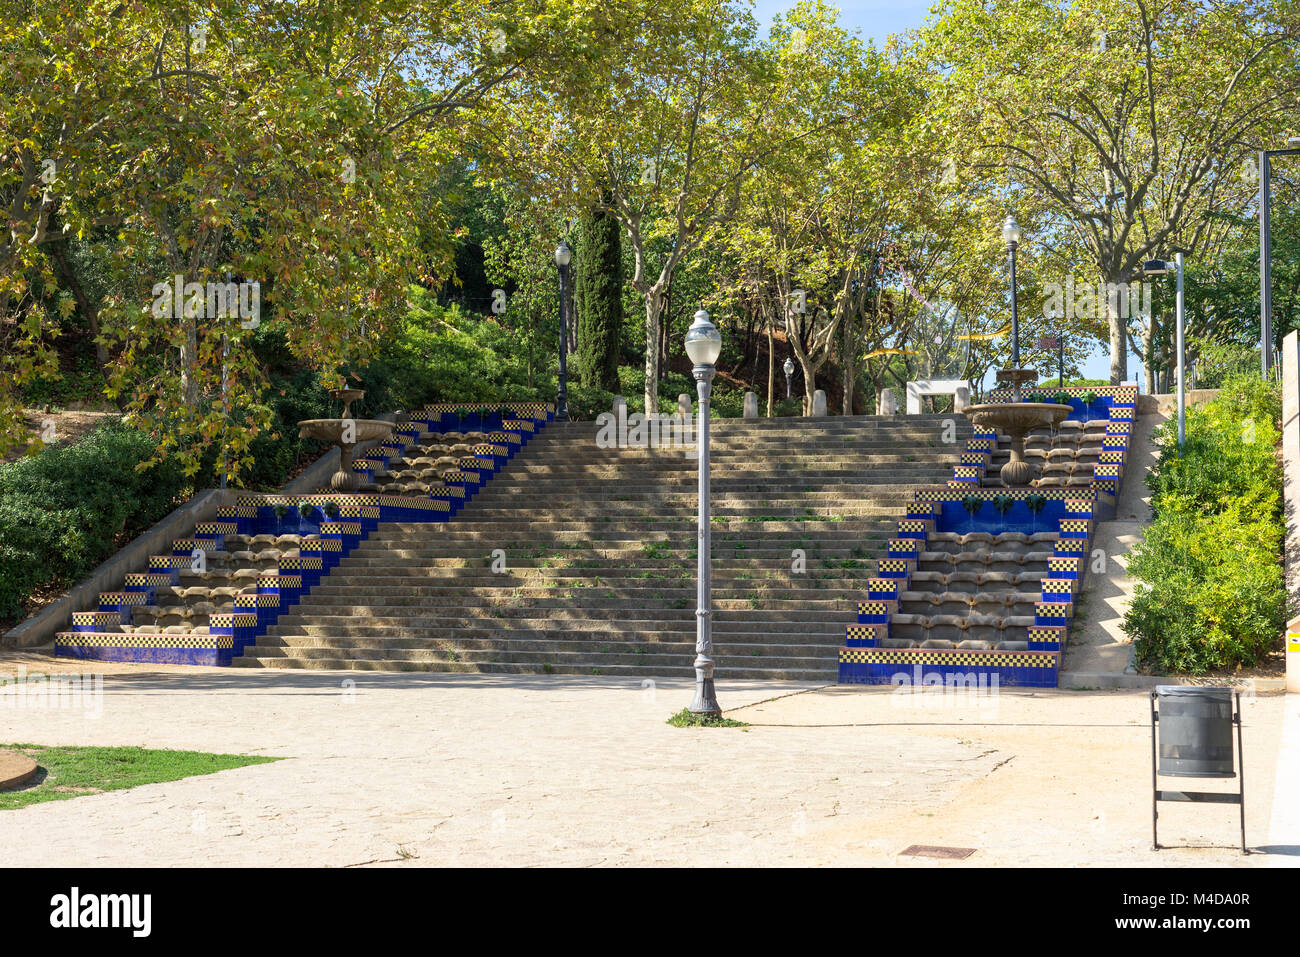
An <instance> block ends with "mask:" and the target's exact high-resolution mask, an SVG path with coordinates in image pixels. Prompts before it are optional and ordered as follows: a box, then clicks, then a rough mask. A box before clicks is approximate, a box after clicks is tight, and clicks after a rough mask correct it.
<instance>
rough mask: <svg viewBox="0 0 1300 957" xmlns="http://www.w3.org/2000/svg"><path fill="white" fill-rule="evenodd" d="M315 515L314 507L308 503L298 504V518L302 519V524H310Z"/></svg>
mask: <svg viewBox="0 0 1300 957" xmlns="http://www.w3.org/2000/svg"><path fill="white" fill-rule="evenodd" d="M315 513H316V506H315V505H312V504H311V503H309V502H299V503H298V517H299V518H300V519H302V524H307V523H310V522H311V520H312V516H313V515H314V514H315Z"/></svg>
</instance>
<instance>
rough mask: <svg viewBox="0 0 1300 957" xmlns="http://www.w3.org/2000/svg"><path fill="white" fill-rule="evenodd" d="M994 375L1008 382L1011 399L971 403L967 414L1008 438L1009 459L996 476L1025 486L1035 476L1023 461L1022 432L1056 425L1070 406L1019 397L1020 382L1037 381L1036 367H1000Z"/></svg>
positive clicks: (976, 422)
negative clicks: (1009, 440)
mask: <svg viewBox="0 0 1300 957" xmlns="http://www.w3.org/2000/svg"><path fill="white" fill-rule="evenodd" d="M997 377H998V382H999V383H1003V384H1008V385H1010V386H1011V401H1010V402H989V403H984V404H982V405H970V406H967V407H966V415H968V416H969V417H970V420H971V422H973V423H974V424H975V425H982V426H990V427H992V428H994V429H997V431H998V432H999V433H1000V434H1004V435H1006V436H1008V437H1009V438H1010V439H1011V461H1009V462H1007V463H1006V464H1005V465H1003V466H1002V471H1001V472H1000V473H999V477H1000V478H1001V479H1002V484H1003V485H1005V486H1007V487H1008V488H1011V487H1013V486H1025V485H1028V484H1029V483H1030V482H1031V481H1032V480H1033V478H1034V467H1033V466H1032V465H1030V464H1029V463H1028V462H1026V461H1025V436H1026V435H1028V434H1029V433H1030V432H1031V431H1033V430H1034V429H1040V428H1042V427H1043V426H1048V427H1049V428H1053V429H1054V428H1056V426H1058V425H1060V423H1061V422H1063V421H1064V420H1065V417H1066V416H1067V415H1069V414H1070V407H1069V406H1068V405H1058V404H1057V403H1055V402H1021V401H1020V387H1021V385H1023V384H1024V383H1027V382H1037V381H1038V370H1037V369H1001V370H999V371H998V376H997Z"/></svg>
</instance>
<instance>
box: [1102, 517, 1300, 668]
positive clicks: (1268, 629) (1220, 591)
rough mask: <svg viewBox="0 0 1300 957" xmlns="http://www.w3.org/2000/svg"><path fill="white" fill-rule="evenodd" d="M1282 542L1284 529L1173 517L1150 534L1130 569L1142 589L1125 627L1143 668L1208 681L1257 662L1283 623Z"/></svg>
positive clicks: (1159, 522)
mask: <svg viewBox="0 0 1300 957" xmlns="http://www.w3.org/2000/svg"><path fill="white" fill-rule="evenodd" d="M1280 541H1281V530H1280V528H1279V527H1278V526H1277V525H1275V524H1272V523H1269V522H1242V521H1241V520H1240V517H1239V516H1238V515H1237V514H1234V513H1225V514H1223V515H1215V516H1209V517H1201V516H1193V515H1185V514H1178V513H1171V514H1167V515H1165V516H1162V517H1161V518H1160V519H1159V520H1157V521H1156V522H1155V523H1153V524H1152V525H1151V526H1149V527H1148V529H1147V535H1146V540H1145V541H1144V542H1143V543H1142V545H1141V546H1139V548H1138V549H1137V550H1136V554H1135V555H1134V557H1133V560H1132V561H1131V562H1130V564H1129V569H1128V571H1129V574H1130V575H1132V576H1134V577H1135V578H1137V579H1138V580H1139V584H1138V586H1137V589H1136V594H1135V595H1134V598H1133V602H1132V604H1131V605H1130V607H1129V610H1128V614H1127V616H1126V618H1125V621H1124V630H1125V631H1126V632H1127V633H1128V634H1129V635H1130V636H1132V637H1133V638H1134V640H1135V641H1136V642H1137V657H1138V661H1139V663H1140V664H1141V665H1142V666H1143V667H1144V668H1146V669H1148V670H1151V671H1156V672H1162V673H1173V672H1186V673H1189V674H1202V673H1204V672H1206V671H1209V670H1211V669H1214V668H1226V667H1232V666H1234V665H1237V664H1241V665H1246V666H1249V665H1253V664H1255V663H1256V662H1258V661H1259V660H1260V658H1262V657H1263V656H1264V655H1265V654H1267V652H1268V650H1269V648H1270V647H1271V646H1272V644H1273V642H1274V640H1275V639H1276V638H1277V636H1278V633H1279V631H1280V630H1281V629H1282V626H1283V622H1284V615H1285V591H1284V587H1283V578H1282V568H1281V566H1280V565H1279V564H1278V561H1277V550H1278V547H1279V545H1280Z"/></svg>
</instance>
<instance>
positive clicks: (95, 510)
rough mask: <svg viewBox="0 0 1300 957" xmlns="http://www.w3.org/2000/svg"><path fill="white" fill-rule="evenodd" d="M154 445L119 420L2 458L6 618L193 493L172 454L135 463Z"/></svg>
mask: <svg viewBox="0 0 1300 957" xmlns="http://www.w3.org/2000/svg"><path fill="white" fill-rule="evenodd" d="M154 448H155V443H154V441H153V439H151V438H150V437H149V436H147V435H145V434H143V433H141V432H138V431H136V430H134V429H131V428H129V427H127V426H124V425H120V424H114V425H108V426H104V427H102V428H100V429H98V430H97V431H95V432H92V433H91V434H90V435H87V436H86V437H84V438H83V439H81V440H80V441H79V442H76V443H74V444H71V445H68V446H58V445H54V446H49V447H47V448H45V449H43V450H41V451H40V452H39V453H38V454H36V455H34V456H32V457H30V458H25V459H20V460H19V461H16V462H10V463H8V464H5V465H0V618H13V617H17V616H18V615H20V614H21V611H22V605H23V602H24V601H26V600H27V599H28V598H29V597H30V596H31V595H32V593H33V592H34V591H35V590H37V589H38V588H42V587H45V586H51V585H59V586H63V585H69V584H71V583H73V582H75V581H77V580H78V579H79V578H81V577H82V576H84V575H85V574H86V573H87V572H89V571H90V570H91V569H93V568H94V567H95V566H96V565H98V564H99V563H100V562H102V561H103V560H104V559H105V558H107V557H108V556H109V555H111V554H112V553H113V551H114V549H115V548H117V547H119V546H120V545H121V544H123V543H125V542H126V541H128V540H130V539H131V538H132V537H134V536H135V535H137V534H139V533H140V532H142V531H144V530H145V529H147V528H148V527H149V526H151V525H152V524H154V523H155V522H157V521H158V520H159V519H161V518H162V517H163V516H165V515H166V514H167V513H168V512H170V511H171V510H172V509H173V508H175V507H176V505H177V504H178V502H179V500H181V499H182V498H183V497H184V496H185V495H187V494H188V493H189V491H190V490H189V488H188V483H187V482H186V480H185V479H184V477H183V476H182V474H181V470H180V468H179V467H178V466H176V465H175V464H173V463H172V462H170V461H168V460H164V461H163V462H161V463H159V464H158V465H155V466H153V467H151V468H149V469H146V470H144V471H137V470H136V465H137V464H138V463H139V462H142V461H144V460H146V459H148V458H149V457H150V456H151V455H152V454H153V451H154Z"/></svg>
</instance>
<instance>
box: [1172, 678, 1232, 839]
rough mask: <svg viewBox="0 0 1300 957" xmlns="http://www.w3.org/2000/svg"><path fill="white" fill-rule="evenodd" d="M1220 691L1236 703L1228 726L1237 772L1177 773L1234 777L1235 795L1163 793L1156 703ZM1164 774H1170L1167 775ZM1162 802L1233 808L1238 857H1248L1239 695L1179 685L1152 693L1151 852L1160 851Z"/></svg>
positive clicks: (1213, 792) (1229, 690) (1185, 775)
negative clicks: (1234, 732) (1231, 726)
mask: <svg viewBox="0 0 1300 957" xmlns="http://www.w3.org/2000/svg"><path fill="white" fill-rule="evenodd" d="M1210 691H1222V692H1228V693H1230V694H1232V696H1233V699H1232V700H1234V701H1235V707H1234V708H1233V712H1232V718H1231V722H1232V724H1235V725H1236V726H1237V762H1238V764H1237V768H1236V771H1235V773H1218V772H1195V771H1179V772H1176V773H1177V774H1178V775H1179V776H1181V777H1236V778H1237V793H1236V794H1231V793H1225V792H1223V791H1162V790H1161V789H1160V783H1159V768H1158V765H1157V742H1156V738H1157V733H1156V729H1157V726H1158V725H1159V723H1160V713H1159V711H1158V710H1157V709H1156V699H1157V698H1158V697H1166V696H1171V695H1177V696H1198V697H1205V698H1208V697H1210V696H1209V695H1208V694H1201V695H1198V694H1197V693H1198V692H1210ZM1229 748H1231V735H1229ZM1165 773H1166V774H1169V773H1171V772H1168V771H1166V772H1165ZM1161 801H1178V802H1191V803H1194V804H1236V805H1238V807H1239V808H1240V810H1241V853H1243V854H1249V853H1250V852H1249V851H1248V850H1247V849H1246V762H1245V757H1244V752H1243V750H1242V737H1241V692H1240V691H1232V689H1230V688H1191V687H1187V686H1181V685H1161V686H1159V687H1157V688H1155V689H1154V690H1153V691H1152V692H1151V845H1152V849H1153V850H1157V851H1158V850H1160V838H1159V835H1158V831H1157V820H1158V818H1159V816H1160V814H1159V810H1158V805H1159V802H1161Z"/></svg>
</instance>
